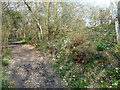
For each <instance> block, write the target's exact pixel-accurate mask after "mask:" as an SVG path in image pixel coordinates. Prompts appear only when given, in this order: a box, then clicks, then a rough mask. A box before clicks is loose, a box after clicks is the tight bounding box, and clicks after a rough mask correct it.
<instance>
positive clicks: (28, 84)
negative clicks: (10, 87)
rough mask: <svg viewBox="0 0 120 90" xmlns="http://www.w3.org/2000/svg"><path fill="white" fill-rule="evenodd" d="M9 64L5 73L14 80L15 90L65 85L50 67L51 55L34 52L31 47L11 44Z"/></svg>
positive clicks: (16, 43) (9, 46)
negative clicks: (16, 89) (17, 89)
mask: <svg viewBox="0 0 120 90" xmlns="http://www.w3.org/2000/svg"><path fill="white" fill-rule="evenodd" d="M8 48H10V49H12V54H11V60H10V64H9V65H8V66H7V67H6V71H7V72H8V73H9V74H10V78H11V79H13V80H14V87H15V88H63V87H66V83H65V82H64V81H63V80H62V79H60V78H59V76H58V75H57V74H56V73H55V71H54V70H53V68H52V67H51V61H52V60H51V59H52V55H50V56H49V57H48V56H46V55H45V53H44V52H41V51H36V50H34V49H33V46H31V45H27V44H21V43H19V42H12V43H11V44H9V45H8Z"/></svg>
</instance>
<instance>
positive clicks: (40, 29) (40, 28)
mask: <svg viewBox="0 0 120 90" xmlns="http://www.w3.org/2000/svg"><path fill="white" fill-rule="evenodd" d="M23 1H24V3H25V5H26V6H27V8H28V9H29V11H30V12H31V13H32V15H33V18H34V20H35V21H36V24H37V26H38V29H39V31H40V32H41V37H42V35H43V32H42V31H43V30H42V27H41V25H40V23H39V21H38V19H37V18H36V17H35V15H34V13H33V11H32V9H31V7H30V6H29V5H28V4H27V3H26V2H25V0H23Z"/></svg>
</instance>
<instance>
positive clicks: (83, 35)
mask: <svg viewBox="0 0 120 90" xmlns="http://www.w3.org/2000/svg"><path fill="white" fill-rule="evenodd" d="M73 36H74V38H73V40H72V42H71V44H72V45H73V46H75V47H76V46H79V45H80V44H83V43H85V42H86V41H87V39H88V34H87V31H82V32H79V33H75V34H74V35H73Z"/></svg>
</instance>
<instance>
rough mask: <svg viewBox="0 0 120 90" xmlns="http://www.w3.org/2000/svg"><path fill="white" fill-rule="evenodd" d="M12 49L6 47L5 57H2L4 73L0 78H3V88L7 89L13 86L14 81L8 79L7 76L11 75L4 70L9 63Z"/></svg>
mask: <svg viewBox="0 0 120 90" xmlns="http://www.w3.org/2000/svg"><path fill="white" fill-rule="evenodd" d="M11 51H12V50H11V49H6V51H5V54H4V57H2V61H1V65H2V75H1V76H0V78H2V89H7V88H11V87H13V84H12V83H11V82H12V81H8V80H7V77H9V74H7V73H6V72H4V67H6V66H8V65H9V60H10V55H11Z"/></svg>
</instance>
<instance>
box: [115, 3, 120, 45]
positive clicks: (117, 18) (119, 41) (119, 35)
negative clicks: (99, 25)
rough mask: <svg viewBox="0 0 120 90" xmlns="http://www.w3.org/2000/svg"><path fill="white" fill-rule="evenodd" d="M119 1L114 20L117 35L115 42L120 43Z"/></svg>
mask: <svg viewBox="0 0 120 90" xmlns="http://www.w3.org/2000/svg"><path fill="white" fill-rule="evenodd" d="M119 27H120V1H119V2H118V5H117V17H116V20H115V29H116V35H117V43H118V44H119V45H120V29H119Z"/></svg>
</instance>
